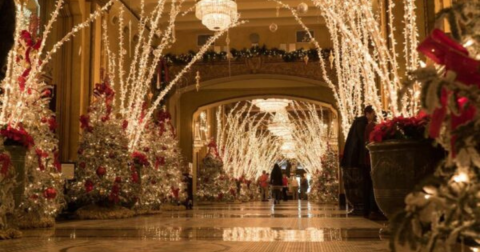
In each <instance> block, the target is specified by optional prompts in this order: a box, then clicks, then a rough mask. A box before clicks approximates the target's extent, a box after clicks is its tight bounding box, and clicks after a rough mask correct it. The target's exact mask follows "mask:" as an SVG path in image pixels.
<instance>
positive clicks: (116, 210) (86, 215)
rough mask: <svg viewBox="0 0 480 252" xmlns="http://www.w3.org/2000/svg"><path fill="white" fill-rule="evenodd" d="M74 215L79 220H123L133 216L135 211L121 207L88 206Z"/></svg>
mask: <svg viewBox="0 0 480 252" xmlns="http://www.w3.org/2000/svg"><path fill="white" fill-rule="evenodd" d="M75 215H76V216H77V217H78V218H79V219H81V220H106V219H123V218H130V217H133V216H135V211H133V210H130V209H128V208H125V207H122V206H113V207H100V206H97V205H89V206H84V207H82V208H80V209H78V210H77V211H76V212H75Z"/></svg>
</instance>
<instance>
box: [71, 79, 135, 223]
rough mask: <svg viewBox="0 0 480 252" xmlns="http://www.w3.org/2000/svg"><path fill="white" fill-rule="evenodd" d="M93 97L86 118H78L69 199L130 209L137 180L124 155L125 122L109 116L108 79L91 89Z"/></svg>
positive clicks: (106, 206)
mask: <svg viewBox="0 0 480 252" xmlns="http://www.w3.org/2000/svg"><path fill="white" fill-rule="evenodd" d="M94 95H95V101H94V102H93V103H92V104H91V106H90V108H89V110H88V114H86V115H82V116H81V118H80V122H81V128H82V129H83V134H82V139H81V144H80V147H79V150H78V154H79V161H78V168H77V169H76V173H75V178H76V182H74V183H73V184H72V185H71V187H70V188H69V198H70V200H71V201H74V202H77V203H79V204H82V205H87V206H88V205H94V206H97V207H104V208H110V209H114V208H116V209H118V206H122V205H123V206H132V205H133V204H134V203H135V202H136V201H137V200H138V197H139V195H140V178H139V174H138V171H137V170H136V168H135V165H134V162H132V160H131V159H130V156H129V154H128V148H127V146H128V141H127V138H126V137H125V133H124V129H125V126H126V123H127V122H126V121H124V120H122V119H120V118H116V116H114V115H113V114H112V112H113V107H112V106H113V104H112V103H113V101H114V97H115V92H114V91H113V89H112V88H111V87H110V84H109V81H108V78H106V79H105V80H104V82H103V83H101V84H97V85H96V86H95V90H94ZM88 207H91V206H88ZM90 210H91V211H92V212H95V211H96V210H92V209H90ZM123 212H124V213H125V212H126V211H124V210H123ZM127 216H128V214H127ZM99 217H100V218H102V217H101V216H99ZM112 217H118V216H114V214H113V215H112ZM84 218H90V217H88V216H84ZM91 218H94V217H91Z"/></svg>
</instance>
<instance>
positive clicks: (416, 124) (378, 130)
mask: <svg viewBox="0 0 480 252" xmlns="http://www.w3.org/2000/svg"><path fill="white" fill-rule="evenodd" d="M429 121H430V117H429V116H428V115H426V114H425V113H423V112H422V113H420V114H419V115H417V116H415V117H408V118H405V117H403V116H398V117H395V118H393V119H392V120H389V121H385V122H383V123H380V124H378V125H376V126H375V128H374V129H373V131H372V132H371V133H370V136H369V141H370V142H375V143H380V142H383V141H386V140H395V139H423V138H425V137H424V136H425V129H426V127H427V125H428V123H429Z"/></svg>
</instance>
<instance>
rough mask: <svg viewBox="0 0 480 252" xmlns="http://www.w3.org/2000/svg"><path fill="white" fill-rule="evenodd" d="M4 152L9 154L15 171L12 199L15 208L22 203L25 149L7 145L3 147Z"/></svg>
mask: <svg viewBox="0 0 480 252" xmlns="http://www.w3.org/2000/svg"><path fill="white" fill-rule="evenodd" d="M4 148H5V151H7V152H8V153H9V154H10V158H11V161H12V165H13V167H14V169H15V188H14V189H13V199H14V201H15V208H17V207H18V206H19V205H20V203H21V202H22V199H23V195H24V193H25V156H26V155H27V149H26V148H25V147H24V146H21V145H7V144H5V146H4Z"/></svg>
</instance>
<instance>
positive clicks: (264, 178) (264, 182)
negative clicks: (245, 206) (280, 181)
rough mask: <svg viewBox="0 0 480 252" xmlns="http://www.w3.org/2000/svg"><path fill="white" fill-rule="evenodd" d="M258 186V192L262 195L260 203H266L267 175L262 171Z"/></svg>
mask: <svg viewBox="0 0 480 252" xmlns="http://www.w3.org/2000/svg"><path fill="white" fill-rule="evenodd" d="M258 185H259V186H260V192H261V194H262V201H268V198H267V192H268V174H267V173H266V172H265V171H263V172H262V175H261V176H260V177H259V178H258Z"/></svg>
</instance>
